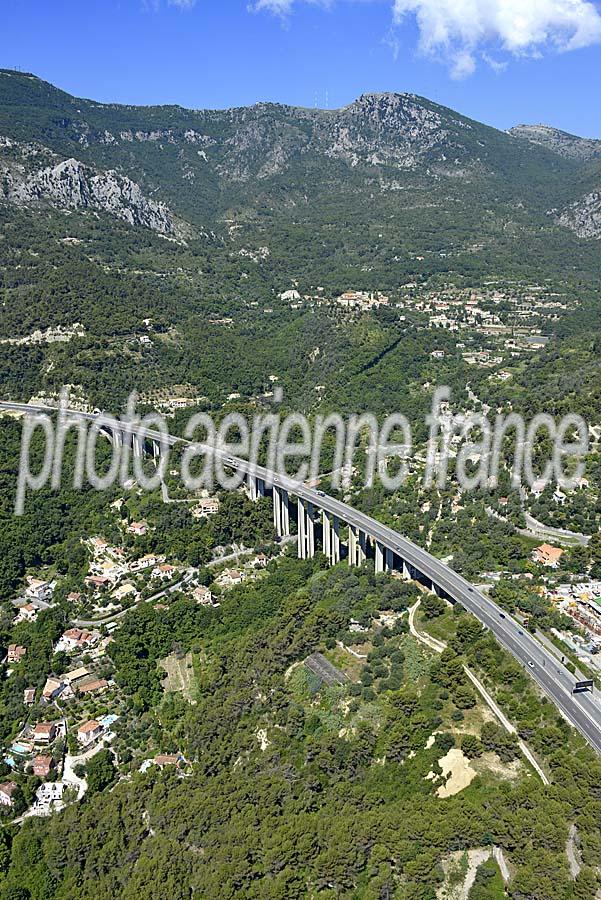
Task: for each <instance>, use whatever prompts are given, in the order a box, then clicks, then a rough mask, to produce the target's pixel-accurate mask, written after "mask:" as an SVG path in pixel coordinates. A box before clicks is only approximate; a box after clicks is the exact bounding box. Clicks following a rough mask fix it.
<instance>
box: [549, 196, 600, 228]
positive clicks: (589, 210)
mask: <svg viewBox="0 0 601 900" xmlns="http://www.w3.org/2000/svg"><path fill="white" fill-rule="evenodd" d="M555 221H556V222H557V224H558V225H564V226H565V227H566V228H570V229H571V230H572V231H574V232H575V233H576V234H577V235H578V237H581V238H589V239H591V238H592V239H597V240H598V239H599V238H601V192H600V191H593V192H591V193H590V194H587V195H586V196H585V197H583V198H582V200H579V201H578V202H577V203H573V204H572V205H571V206H569V207H568V208H567V209H566V210H564V211H563V212H562V213H561V214H560V215H559V216H557V217H556V220H555Z"/></svg>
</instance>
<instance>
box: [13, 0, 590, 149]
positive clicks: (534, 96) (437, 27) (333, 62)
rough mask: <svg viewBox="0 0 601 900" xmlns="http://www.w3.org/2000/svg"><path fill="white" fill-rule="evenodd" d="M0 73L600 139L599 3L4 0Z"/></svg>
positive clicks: (78, 89)
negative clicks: (428, 109) (437, 108)
mask: <svg viewBox="0 0 601 900" xmlns="http://www.w3.org/2000/svg"><path fill="white" fill-rule="evenodd" d="M0 9H1V12H2V26H1V28H0V66H1V67H5V68H19V69H21V70H23V71H28V72H33V73H34V74H36V75H38V76H40V77H41V78H44V79H46V80H47V81H50V82H52V83H53V84H55V85H57V86H58V87H60V88H62V89H63V90H66V91H68V92H69V93H71V94H74V95H76V96H79V97H88V98H91V99H94V100H99V101H102V102H119V103H134V104H162V103H178V104H180V105H182V106H186V107H191V108H197V109H198V108H224V107H231V106H244V105H248V104H252V103H256V102H258V101H266V100H269V101H275V102H281V103H290V104H293V105H299V106H309V107H313V106H319V107H322V108H324V107H329V108H336V107H340V106H344V105H346V104H347V103H350V102H352V101H353V100H354V99H355V98H356V97H358V96H359V95H360V94H362V93H366V92H372V91H399V92H404V91H407V92H410V93H415V94H419V95H421V96H424V97H428V98H429V99H431V100H434V101H436V102H438V103H442V104H444V105H446V106H450V107H452V108H453V109H456V110H458V111H459V112H462V113H464V114H465V115H468V116H471V117H472V118H475V119H478V120H479V121H482V122H486V123H487V124H490V125H494V126H496V127H498V128H509V127H511V126H512V125H515V124H518V123H540V122H543V123H546V124H550V125H554V126H556V127H558V128H562V129H564V130H566V131H570V132H572V133H574V134H581V135H583V136H588V137H596V138H601V103H600V102H599V96H600V93H601V90H600V89H601V0H84V2H82V0H51V2H48V0H0Z"/></svg>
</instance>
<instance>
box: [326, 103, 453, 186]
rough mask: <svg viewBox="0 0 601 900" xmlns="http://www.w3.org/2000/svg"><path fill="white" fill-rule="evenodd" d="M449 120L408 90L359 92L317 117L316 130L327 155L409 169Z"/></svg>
mask: <svg viewBox="0 0 601 900" xmlns="http://www.w3.org/2000/svg"><path fill="white" fill-rule="evenodd" d="M448 124H449V123H445V122H444V121H443V119H442V116H441V115H440V114H439V113H438V112H436V111H434V110H430V109H428V108H427V107H426V106H424V105H423V103H420V102H418V100H417V99H416V98H415V97H413V96H411V95H409V94H364V95H363V96H362V97H360V98H359V99H358V100H356V101H355V102H354V103H351V105H350V106H347V107H345V108H344V109H341V110H339V111H337V112H336V113H335V114H333V115H332V116H331V117H329V116H328V117H327V118H326V117H325V116H324V117H321V118H320V119H319V120H318V121H317V123H316V129H315V131H316V138H317V141H319V143H321V144H322V146H323V147H324V150H325V153H326V155H328V156H331V157H337V158H339V159H344V160H346V161H347V162H349V163H351V165H356V164H357V163H358V162H365V163H368V164H371V165H381V164H387V165H394V166H398V167H400V168H413V167H414V166H416V165H417V164H418V163H419V161H420V159H422V158H423V157H424V156H425V155H426V154H428V153H429V152H430V151H432V150H433V149H435V148H437V147H442V146H443V145H444V144H445V143H446V141H447V140H448V138H449V134H450V133H449V130H448V128H447V127H445V126H446V125H448ZM454 124H457V125H458V124H459V121H458V120H457V121H456V122H455V123H454Z"/></svg>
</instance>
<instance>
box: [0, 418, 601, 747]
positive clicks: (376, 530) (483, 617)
mask: <svg viewBox="0 0 601 900" xmlns="http://www.w3.org/2000/svg"><path fill="white" fill-rule="evenodd" d="M0 409H4V410H6V411H12V412H20V413H27V412H29V413H33V414H35V413H48V414H52V413H56V409H55V408H52V407H44V406H27V405H26V404H20V403H6V402H0ZM73 414H74V415H78V416H81V417H82V418H84V419H87V420H89V421H93V420H94V419H95V418H96V416H95V415H94V414H92V413H78V412H77V411H73ZM133 432H134V433H135V434H138V435H139V436H140V437H145V438H147V439H148V440H155V441H159V442H160V441H161V439H162V437H163V436H162V435H161V434H160V433H159V432H157V431H153V430H151V429H143V428H140V429H139V430H136V428H135V427H134V429H133ZM180 442H181V443H190V442H184V441H183V439H182V438H178V437H174V436H169V438H168V443H169V445H170V446H173V445H174V444H177V443H180ZM196 446H197V447H198V448H199V450H204V451H205V452H209V453H214V454H215V455H216V456H218V457H219V458H220V459H221V460H222V461H224V462H226V464H227V466H228V467H231V468H233V469H236V470H237V471H239V472H241V473H245V474H250V475H252V476H255V477H257V478H259V479H262V480H264V481H265V483H266V484H267V485H268V486H270V485H272V484H275V485H276V486H277V487H278V488H282V489H284V490H286V491H288V493H289V494H290V495H292V496H295V497H300V498H301V499H303V500H307V501H309V502H310V503H312V504H313V506H314V507H315V508H316V509H324V510H326V512H328V513H331V514H332V515H335V516H338V518H339V519H340V520H341V521H342V522H345V523H347V524H348V525H353V526H354V527H356V528H358V529H360V530H361V531H363V532H365V534H367V535H369V536H371V537H372V538H374V539H376V540H377V541H379V542H380V543H381V544H382V545H383V546H384V547H386V548H388V549H389V550H392V551H393V553H395V554H397V556H399V557H400V558H401V559H403V560H404V561H405V562H406V563H408V564H409V565H410V566H412V567H414V568H415V569H417V570H418V571H419V572H420V573H421V574H422V575H424V576H426V578H428V579H430V580H431V581H432V582H434V583H435V584H436V585H437V586H438V587H440V588H442V590H443V591H444V592H445V593H446V594H447V595H448V596H449V597H450V598H452V599H453V600H455V601H457V602H459V603H461V605H462V606H464V607H465V608H466V609H467V610H468V611H469V612H471V613H473V615H474V616H476V618H477V619H479V621H480V622H481V623H482V624H483V625H484V626H485V627H486V628H488V629H490V631H491V632H492V633H493V634H494V636H495V637H496V638H497V640H498V641H499V643H500V644H501V645H502V646H503V647H505V648H506V649H507V650H508V651H509V653H511V654H512V656H513V657H514V658H515V659H516V660H517V661H518V663H520V664H521V665H522V666H523V667H524V669H525V670H526V671H527V672H528V674H529V675H530V676H531V677H532V678H533V679H534V681H535V682H536V683H537V684H538V685H539V687H540V688H541V689H542V690H543V692H544V693H545V694H546V695H547V697H548V698H549V699H550V700H551V701H552V702H553V703H554V704H555V706H556V707H557V709H558V710H559V711H560V712H561V713H562V714H563V716H564V717H565V718H566V719H567V720H568V721H569V722H570V723H571V724H572V725H573V726H574V727H575V728H577V729H578V731H579V732H580V733H581V734H582V736H583V737H584V738H585V739H586V740H587V741H588V743H589V744H590V745H591V747H593V748H594V749H595V750H596V751H597V752H598V753H601V705H600V704H599V702H598V700H597V697H596V696H594V695H593V694H590V693H581V694H573V693H572V690H573V687H574V684H575V679H574V676H573V675H572V674H571V673H570V672H569V671H568V670H567V669H566V668H565V666H563V665H562V664H561V663H559V662H558V661H557V659H556V658H555V657H554V655H553V654H552V653H550V652H549V651H548V650H547V649H546V648H545V647H544V646H543V645H542V644H540V643H539V642H538V641H537V640H536V638H535V637H533V636H532V635H531V634H530V633H529V632H528V631H527V630H524V629H523V628H522V627H521V625H520V624H519V623H518V622H516V621H515V620H514V619H512V617H511V616H510V615H508V614H507V613H505V612H503V610H502V609H501V608H500V607H499V606H497V604H496V603H494V602H493V601H492V600H491V599H490V598H489V597H486V596H485V595H484V594H482V593H481V592H480V591H478V590H477V589H476V588H475V587H474V586H473V585H471V584H470V583H469V582H468V581H466V579H465V578H463V577H462V576H461V575H458V574H457V573H456V572H454V571H453V570H452V569H450V568H449V567H448V566H446V565H445V564H444V563H442V562H441V561H440V560H439V559H436V557H434V556H432V555H431V554H430V553H428V552H427V551H426V550H422V549H421V547H418V546H417V545H416V544H414V543H412V541H409V540H408V539H407V538H405V537H403V536H402V535H401V534H399V533H398V532H396V531H394V529H392V528H389V527H387V526H386V525H382V524H381V523H380V522H378V521H377V520H376V519H372V518H371V517H370V516H368V515H366V514H365V513H362V512H359V511H358V510H356V509H353V507H352V506H349V505H347V504H346V503H343V502H342V501H340V500H336V499H335V498H333V497H330V496H328V495H327V494H324V493H323V492H322V491H318V490H316V489H315V488H311V487H308V486H306V485H304V484H302V483H299V482H298V481H295V480H294V479H292V478H290V477H287V476H284V475H276V474H274V473H273V472H271V471H269V470H268V469H265V468H263V467H262V466H254V465H252V463H250V462H249V461H248V460H244V459H241V458H238V457H233V456H231V455H230V454H228V453H227V452H226V451H221V450H219V449H216V448H214V447H211V446H209V445H203V444H198V445H196Z"/></svg>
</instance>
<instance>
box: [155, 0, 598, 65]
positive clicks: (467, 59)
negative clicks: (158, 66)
mask: <svg viewBox="0 0 601 900" xmlns="http://www.w3.org/2000/svg"><path fill="white" fill-rule="evenodd" d="M169 2H171V3H175V4H177V5H180V6H185V5H191V4H192V3H194V2H195V0H169ZM299 2H301V0H252V2H251V5H250V7H249V8H250V9H251V10H253V11H255V12H260V11H266V12H271V13H274V14H275V15H278V16H280V17H282V18H285V17H286V16H287V15H288V14H289V13H290V12H291V11H292V8H293V7H294V6H295V5H297V3H299ZM305 2H308V3H313V4H315V5H318V6H326V7H327V6H331V5H333V4H334V3H335V2H336V0H305ZM391 2H392V9H393V19H394V23H395V24H396V25H400V24H401V23H402V22H403V21H404V20H405V19H406V17H407V16H409V15H413V16H414V17H415V21H416V22H417V26H418V28H419V33H420V48H421V50H422V51H423V52H424V53H427V54H429V55H432V56H434V55H436V56H439V57H440V56H442V57H443V58H444V60H446V62H447V63H448V64H449V66H450V70H451V75H452V76H453V78H465V77H467V76H468V75H471V74H472V73H473V72H474V70H475V68H476V65H477V61H478V60H479V59H482V60H484V62H485V63H487V64H488V65H489V66H491V68H493V69H494V71H496V72H500V71H502V70H503V68H504V67H505V66H506V64H507V63H506V60H500V59H498V58H497V57H498V51H503V52H504V53H505V54H512V55H514V56H540V55H541V52H542V51H544V50H545V49H546V50H549V49H554V50H560V51H565V50H576V49H578V48H580V47H588V46H590V45H591V44H596V43H601V14H600V12H599V9H598V8H597V5H596V3H595V2H594V0H391ZM387 40H388V41H390V39H387ZM394 44H395V46H396V42H394ZM489 50H493V51H494V52H495V56H491V55H490V53H489V52H488V51H489Z"/></svg>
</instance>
